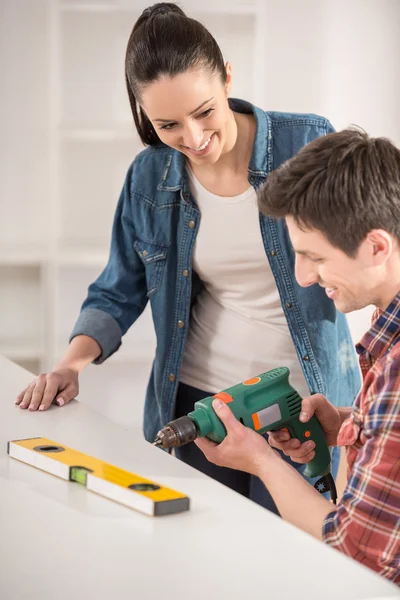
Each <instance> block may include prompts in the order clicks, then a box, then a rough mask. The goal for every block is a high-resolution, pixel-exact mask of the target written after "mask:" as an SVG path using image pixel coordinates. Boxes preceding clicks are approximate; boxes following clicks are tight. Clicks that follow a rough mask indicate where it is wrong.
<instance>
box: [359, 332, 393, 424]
mask: <svg viewBox="0 0 400 600" xmlns="http://www.w3.org/2000/svg"><path fill="white" fill-rule="evenodd" d="M362 393H363V395H364V398H365V402H366V403H367V405H368V407H369V409H370V411H371V410H372V412H373V413H375V414H378V413H379V414H383V413H392V412H393V411H394V412H397V413H399V416H400V341H398V342H397V343H396V344H394V345H393V346H392V347H391V348H390V349H389V350H388V352H386V353H385V354H384V356H382V357H381V358H379V359H378V360H376V362H375V363H374V364H373V366H372V367H371V369H370V370H369V372H368V374H367V376H366V377H365V379H364V386H363V390H362Z"/></svg>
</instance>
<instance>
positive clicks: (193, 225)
mask: <svg viewBox="0 0 400 600" xmlns="http://www.w3.org/2000/svg"><path fill="white" fill-rule="evenodd" d="M195 227H196V222H195V221H189V229H194V228H195Z"/></svg>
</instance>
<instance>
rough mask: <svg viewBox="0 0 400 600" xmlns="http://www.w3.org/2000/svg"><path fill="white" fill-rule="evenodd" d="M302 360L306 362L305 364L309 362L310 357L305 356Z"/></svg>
mask: <svg viewBox="0 0 400 600" xmlns="http://www.w3.org/2000/svg"><path fill="white" fill-rule="evenodd" d="M303 358H304V360H306V361H307V362H308V361H309V360H310V357H309V356H308V354H306V355H305V356H304V357H303Z"/></svg>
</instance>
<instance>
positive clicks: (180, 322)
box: [178, 321, 185, 329]
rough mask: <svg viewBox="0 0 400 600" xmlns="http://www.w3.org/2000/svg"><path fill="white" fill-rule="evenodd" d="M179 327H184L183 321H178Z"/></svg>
mask: <svg viewBox="0 0 400 600" xmlns="http://www.w3.org/2000/svg"><path fill="white" fill-rule="evenodd" d="M178 327H179V329H183V328H184V327H185V323H184V322H183V321H178Z"/></svg>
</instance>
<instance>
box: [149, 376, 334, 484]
mask: <svg viewBox="0 0 400 600" xmlns="http://www.w3.org/2000/svg"><path fill="white" fill-rule="evenodd" d="M216 398H219V399H221V400H222V401H223V402H225V403H226V404H227V405H228V406H229V408H230V409H231V411H232V412H233V414H234V415H235V417H236V418H237V419H238V421H240V422H241V423H242V424H243V425H245V426H246V427H249V428H251V429H253V430H254V431H256V432H257V433H260V434H263V433H265V432H267V431H273V430H277V429H283V428H287V429H288V431H289V433H290V435H291V437H293V438H298V439H299V440H300V441H301V442H305V441H308V440H312V441H313V442H315V457H314V458H313V459H312V460H311V461H310V462H308V463H307V466H306V469H305V471H304V474H305V475H306V476H307V477H317V476H324V475H327V474H328V473H329V472H330V464H331V455H330V452H329V447H328V445H327V443H326V440H325V436H324V433H323V430H322V428H321V425H320V423H319V421H318V419H317V418H316V417H315V416H313V417H312V418H311V419H310V420H309V421H308V422H307V423H301V422H300V420H299V415H300V412H301V402H302V398H301V396H300V395H299V394H298V392H297V391H296V390H295V389H294V388H293V387H292V386H291V385H290V383H289V369H288V368H286V367H279V368H277V369H273V370H271V371H267V372H266V373H263V374H262V375H259V376H258V377H254V378H252V379H249V380H248V381H245V382H242V383H239V384H237V385H234V386H232V387H230V388H228V389H226V390H224V391H222V392H220V393H218V394H216V395H215V396H208V397H207V398H204V399H202V400H199V401H198V402H196V403H195V405H194V410H193V411H192V412H190V413H189V414H188V415H187V417H180V418H179V419H176V420H175V421H171V422H170V423H168V424H167V425H166V426H165V427H164V429H163V430H161V431H160V432H159V434H158V437H157V440H161V443H158V445H162V446H164V447H171V446H181V445H184V444H185V443H188V442H189V441H192V440H193V439H195V438H196V437H204V436H206V437H208V438H209V439H210V440H213V441H214V442H218V443H219V442H222V441H223V439H224V438H225V436H226V429H225V427H224V425H223V424H222V422H221V421H220V419H219V418H218V417H217V415H216V414H215V411H214V409H213V407H212V403H213V401H214V400H215V399H216ZM188 419H190V421H188ZM191 422H192V423H191ZM193 424H194V426H195V427H193ZM167 428H170V430H171V429H172V430H173V431H174V433H175V440H176V441H175V442H173V443H170V444H169V445H164V444H163V443H162V437H163V432H164V431H166V430H167ZM170 439H172V438H170ZM157 440H156V443H157Z"/></svg>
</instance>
